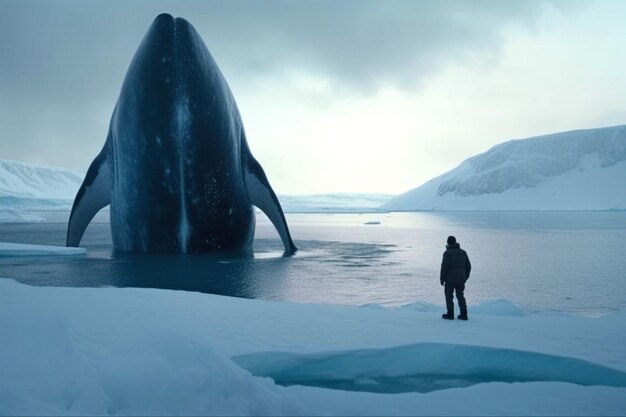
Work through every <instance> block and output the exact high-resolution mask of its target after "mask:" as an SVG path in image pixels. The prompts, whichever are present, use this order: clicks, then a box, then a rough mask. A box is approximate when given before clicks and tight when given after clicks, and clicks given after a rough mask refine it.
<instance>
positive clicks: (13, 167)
mask: <svg viewBox="0 0 626 417" xmlns="http://www.w3.org/2000/svg"><path fill="white" fill-rule="evenodd" d="M82 182H83V174H81V173H78V172H73V171H69V170H66V169H59V168H48V167H42V166H36V165H32V164H27V163H24V162H17V161H3V160H0V208H5V209H8V208H10V209H50V208H61V209H63V208H71V207H72V202H73V200H74V197H75V196H76V192H77V191H78V188H79V187H80V184H81V183H82Z"/></svg>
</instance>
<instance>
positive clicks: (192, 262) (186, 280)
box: [0, 212, 626, 314]
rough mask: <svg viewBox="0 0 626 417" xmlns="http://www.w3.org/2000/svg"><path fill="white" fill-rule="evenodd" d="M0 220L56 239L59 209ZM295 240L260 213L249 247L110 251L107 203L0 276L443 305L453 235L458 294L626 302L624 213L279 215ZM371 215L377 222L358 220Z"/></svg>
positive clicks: (40, 238) (37, 238) (552, 302)
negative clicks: (28, 219) (461, 265)
mask: <svg viewBox="0 0 626 417" xmlns="http://www.w3.org/2000/svg"><path fill="white" fill-rule="evenodd" d="M35 214H37V215H39V216H42V217H45V218H47V219H48V222H47V223H41V224H0V240H1V241H7V242H20V243H37V244H51V245H63V244H64V242H65V232H66V224H67V218H68V213H67V212H43V213H35ZM287 219H288V222H289V226H290V228H291V233H292V236H293V237H294V241H295V242H296V245H297V246H298V247H299V249H300V251H299V252H298V253H297V255H296V256H294V257H291V258H283V257H282V256H281V255H282V244H281V242H280V240H279V238H278V234H277V233H276V232H275V230H274V229H273V227H272V226H271V224H270V223H269V221H268V220H267V218H265V217H264V216H261V215H258V220H257V234H256V238H255V256H254V257H253V258H252V257H248V258H245V257H234V256H228V255H167V256H163V255H158V256H157V255H129V254H119V253H114V252H113V250H112V244H111V234H110V229H109V223H108V212H103V213H100V214H99V215H98V216H97V217H96V219H95V220H94V222H92V224H91V225H90V226H89V228H88V229H87V232H86V233H85V236H84V238H83V242H82V245H83V246H84V247H86V248H87V254H86V255H84V256H73V257H5V258H0V277H4V278H13V279H16V280H17V281H20V282H23V283H27V284H31V285H54V286H76V287H98V286H118V287H154V288H170V289H178V290H186V291H201V292H207V293H214V294H222V295H230V296H237V297H248V298H260V299H269V300H290V301H297V302H313V303H333V304H349V305H363V304H383V305H388V306H395V305H401V304H406V303H410V302H415V301H425V302H429V303H436V304H443V291H442V287H441V286H440V285H439V267H440V264H441V255H442V253H443V250H444V245H445V240H446V237H447V236H448V235H449V234H454V235H455V236H456V237H457V239H458V241H459V242H460V243H461V247H462V248H464V249H466V250H467V252H468V254H469V256H470V259H471V261H472V265H473V269H472V276H471V278H470V281H468V283H467V289H466V295H467V298H468V302H469V303H470V304H472V303H479V302H482V301H485V300H489V299H500V298H504V299H509V300H512V301H513V302H515V303H517V304H520V305H522V306H523V307H525V308H527V309H529V310H531V311H550V310H555V311H566V312H572V313H582V314H597V313H605V312H610V311H614V310H622V309H626V212H419V213H373V214H288V215H287ZM368 222H380V224H366V223H368Z"/></svg>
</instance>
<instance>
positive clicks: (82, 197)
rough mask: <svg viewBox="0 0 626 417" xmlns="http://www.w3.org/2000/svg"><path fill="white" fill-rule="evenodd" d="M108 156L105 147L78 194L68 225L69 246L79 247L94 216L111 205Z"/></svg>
mask: <svg viewBox="0 0 626 417" xmlns="http://www.w3.org/2000/svg"><path fill="white" fill-rule="evenodd" d="M107 154H108V152H107V148H106V145H105V149H103V150H102V151H101V152H100V154H99V155H98V156H97V157H96V159H94V160H93V162H92V163H91V166H90V167H89V170H88V171H87V175H86V176H85V180H84V181H83V185H81V186H80V189H79V190H78V194H76V198H75V199H74V205H73V206H72V213H71V214H70V221H69V223H68V225H67V241H66V245H67V246H78V245H79V244H80V240H81V239H82V237H83V233H84V232H85V229H86V228H87V226H88V225H89V222H91V219H93V216H95V215H96V213H97V212H98V211H100V209H101V208H103V207H105V206H107V205H108V204H110V203H111V166H110V162H109V158H108V157H107Z"/></svg>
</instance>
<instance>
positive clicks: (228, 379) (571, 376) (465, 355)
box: [0, 279, 626, 415]
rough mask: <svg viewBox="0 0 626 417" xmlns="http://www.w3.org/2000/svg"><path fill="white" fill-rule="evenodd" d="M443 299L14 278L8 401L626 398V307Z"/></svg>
mask: <svg viewBox="0 0 626 417" xmlns="http://www.w3.org/2000/svg"><path fill="white" fill-rule="evenodd" d="M441 310H442V308H441V307H437V306H432V305H427V304H421V303H416V304H412V305H408V306H405V307H402V308H396V309H386V308H382V307H379V306H367V307H345V306H331V305H314V304H294V303H285V302H269V301H261V300H246V299H238V298H230V297H223V296H216V295H208V294H201V293H190V292H184V291H170V290H155V289H133V288H125V289H122V288H50V287H30V286H26V285H23V284H19V283H17V282H15V281H12V280H9V279H0V334H1V335H2V342H1V343H0V414H2V415H24V414H26V415H44V414H54V415H65V414H80V415H93V414H98V415H130V414H148V415H170V414H175V415H191V414H201V415H209V414H218V415H318V414H327V415H394V414H395V415H420V414H422V415H454V414H457V415H458V414H462V415H623V414H624V410H626V354H625V353H624V345H625V342H626V312H620V313H614V314H610V315H606V316H602V317H595V318H592V317H575V316H569V315H564V314H557V313H534V314H527V313H525V312H524V310H523V309H521V308H519V307H517V306H515V305H512V304H511V303H509V302H506V301H493V302H489V303H486V304H483V305H481V306H470V309H469V313H470V320H469V321H468V322H462V321H458V320H455V321H452V322H448V321H444V320H442V319H441V318H440V313H441ZM253 374H254V375H257V376H253ZM277 383H279V384H283V385H285V386H282V385H277ZM292 384H299V385H292ZM331 388H341V389H331Z"/></svg>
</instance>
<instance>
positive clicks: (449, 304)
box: [444, 282, 467, 316]
mask: <svg viewBox="0 0 626 417" xmlns="http://www.w3.org/2000/svg"><path fill="white" fill-rule="evenodd" d="M463 291H465V284H449V283H447V282H446V285H445V287H444V292H445V294H446V308H447V309H448V315H450V316H454V298H453V293H454V292H456V299H457V301H458V302H459V308H460V309H461V314H465V315H467V304H466V303H465V297H464V296H463Z"/></svg>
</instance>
